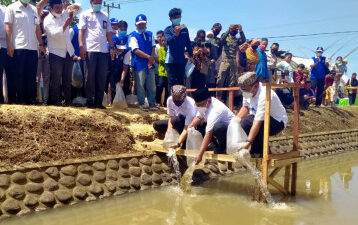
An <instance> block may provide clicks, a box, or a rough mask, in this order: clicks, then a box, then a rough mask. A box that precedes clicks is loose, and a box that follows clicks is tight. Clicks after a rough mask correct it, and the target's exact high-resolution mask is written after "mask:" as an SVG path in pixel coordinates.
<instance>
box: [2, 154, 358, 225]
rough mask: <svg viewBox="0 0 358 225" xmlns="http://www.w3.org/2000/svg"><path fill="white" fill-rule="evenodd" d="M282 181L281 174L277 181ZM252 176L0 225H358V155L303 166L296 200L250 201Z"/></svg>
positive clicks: (150, 192)
mask: <svg viewBox="0 0 358 225" xmlns="http://www.w3.org/2000/svg"><path fill="white" fill-rule="evenodd" d="M280 179H281V181H282V174H280V177H278V180H280ZM252 184H253V180H252V177H251V176H250V175H249V174H244V175H233V176H230V177H222V178H219V179H215V180H212V181H210V182H207V183H205V184H203V185H202V186H199V187H193V190H192V193H191V194H183V193H181V192H180V191H178V190H177V189H176V188H175V187H167V188H159V189H153V190H148V191H142V192H137V193H131V194H127V195H124V196H121V197H113V198H110V199H107V200H101V201H97V202H91V203H82V204H78V205H75V206H71V207H65V208H61V209H55V210H50V211H47V212H40V213H36V214H32V215H28V216H23V217H20V218H12V219H8V220H5V221H3V222H2V223H0V224H1V225H5V224H6V225H62V224H66V225H72V224H73V225H74V224H76V225H77V224H78V225H92V224H93V225H121V224H145V225H148V224H155V225H160V224H193V225H194V224H195V225H198V224H199V225H201V224H204V225H206V224H210V225H216V224H217V225H225V224H257V225H261V224H263V225H275V224H277V225H290V224H292V225H308V224H324V225H330V224H332V225H333V224H335V225H336V224H345V225H351V224H352V225H353V224H358V213H357V212H358V211H357V210H358V152H354V153H344V154H341V155H335V156H330V157H326V158H321V159H315V160H309V161H305V162H302V163H300V164H299V170H298V183H297V184H298V189H297V197H296V198H291V199H283V198H282V197H281V196H280V195H279V194H278V193H277V192H276V191H275V190H273V189H270V190H271V192H272V194H273V197H274V199H275V200H276V202H277V205H276V207H267V206H265V205H261V204H258V203H255V202H252V201H251V194H252V192H253V186H252Z"/></svg>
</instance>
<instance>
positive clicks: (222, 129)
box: [196, 122, 229, 154]
mask: <svg viewBox="0 0 358 225" xmlns="http://www.w3.org/2000/svg"><path fill="white" fill-rule="evenodd" d="M228 126H229V125H228V124H225V123H222V122H218V123H216V124H215V125H214V129H213V137H212V138H211V143H212V144H214V146H215V149H214V153H215V154H226V136H227V128H228ZM196 129H197V130H198V131H199V132H200V133H201V134H202V135H203V137H204V136H205V134H206V130H205V129H206V123H204V122H202V123H201V124H200V125H199V126H198V127H197V128H196Z"/></svg>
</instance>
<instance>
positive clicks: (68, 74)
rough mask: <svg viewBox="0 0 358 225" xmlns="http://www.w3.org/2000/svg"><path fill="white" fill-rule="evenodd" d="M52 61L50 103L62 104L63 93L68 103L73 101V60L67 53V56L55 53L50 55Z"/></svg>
mask: <svg viewBox="0 0 358 225" xmlns="http://www.w3.org/2000/svg"><path fill="white" fill-rule="evenodd" d="M49 61H50V74H51V75H50V103H51V104H55V105H57V104H60V103H61V102H62V95H61V93H63V97H64V99H65V102H66V104H70V103H71V84H72V67H73V62H72V59H71V57H70V55H69V54H68V53H67V54H66V58H62V57H60V56H57V55H55V54H51V53H50V56H49Z"/></svg>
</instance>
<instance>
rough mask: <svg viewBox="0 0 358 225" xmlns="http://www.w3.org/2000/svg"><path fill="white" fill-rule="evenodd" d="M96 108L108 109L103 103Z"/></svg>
mask: <svg viewBox="0 0 358 225" xmlns="http://www.w3.org/2000/svg"><path fill="white" fill-rule="evenodd" d="M96 109H107V108H106V107H104V106H103V105H96Z"/></svg>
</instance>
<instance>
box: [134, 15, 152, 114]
mask: <svg viewBox="0 0 358 225" xmlns="http://www.w3.org/2000/svg"><path fill="white" fill-rule="evenodd" d="M135 25H136V27H137V29H136V31H133V32H132V33H131V35H130V42H129V47H130V48H131V49H132V68H133V72H134V78H135V84H136V89H137V97H138V103H139V107H140V109H142V110H144V111H146V110H148V107H147V106H146V105H145V104H144V103H145V97H147V98H148V103H149V109H150V110H157V109H158V107H157V106H156V102H155V91H156V87H155V71H154V65H153V64H154V62H155V60H154V55H155V39H154V37H153V34H152V32H150V31H147V17H146V16H145V15H143V14H140V15H138V16H137V17H136V22H135Z"/></svg>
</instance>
